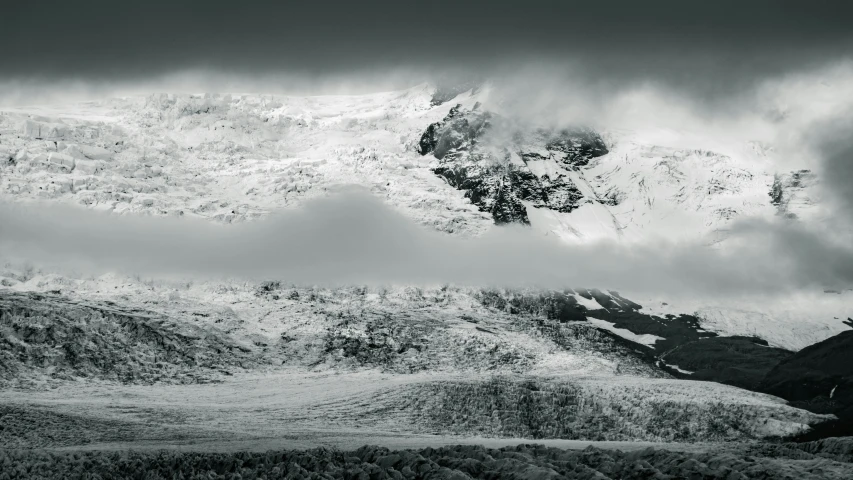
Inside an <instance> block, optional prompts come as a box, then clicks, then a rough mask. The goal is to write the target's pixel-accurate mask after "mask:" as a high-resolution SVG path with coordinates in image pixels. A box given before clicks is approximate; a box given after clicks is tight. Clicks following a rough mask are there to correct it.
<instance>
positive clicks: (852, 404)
mask: <svg viewBox="0 0 853 480" xmlns="http://www.w3.org/2000/svg"><path fill="white" fill-rule="evenodd" d="M758 388H759V390H761V391H763V392H767V393H770V394H772V395H776V396H778V397H782V398H784V399H786V400H789V401H790V402H791V404H792V405H794V406H797V407H799V408H804V409H806V410H811V411H813V412H817V413H832V414H834V415H836V416H837V417H838V420H831V421H829V422H826V423H824V424H821V425H817V426H816V427H815V428H814V429H813V430H812V431H811V432H808V433H806V434H804V435H801V436H799V437H798V439H799V440H817V439H820V438H825V437H836V436H847V435H853V330H848V331H845V332H841V333H839V334H838V335H836V336H834V337H831V338H828V339H826V340H824V341H822V342H818V343H816V344H814V345H810V346H808V347H806V348H804V349H802V350H800V351H799V352H797V353H796V354H794V355H792V356H791V357H789V358H787V359H785V360H783V361H781V362H780V363H779V364H778V365H777V366H776V367H775V368H773V369H772V370H771V371H770V372H769V373H768V374H767V376H766V377H765V378H764V379H763V380H762V382H761V384H760V385H759V386H758Z"/></svg>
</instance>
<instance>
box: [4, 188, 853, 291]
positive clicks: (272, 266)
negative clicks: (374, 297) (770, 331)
mask: <svg viewBox="0 0 853 480" xmlns="http://www.w3.org/2000/svg"><path fill="white" fill-rule="evenodd" d="M0 222H2V225H3V229H2V230H0V247H2V249H3V251H4V252H5V254H6V255H16V256H18V257H20V258H27V259H30V260H32V261H35V262H37V263H39V264H53V265H62V266H71V267H74V268H85V269H89V270H91V271H92V272H106V271H114V270H119V271H125V272H127V273H142V274H146V275H152V276H155V275H182V276H192V275H204V276H215V277H244V278H250V279H256V280H260V279H282V280H286V281H289V282H294V283H303V284H392V283H426V284H436V283H455V284H468V285H497V286H540V287H551V288H564V287H577V286H586V287H602V288H611V289H624V290H630V291H633V292H650V293H661V292H666V293H667V294H670V295H675V294H691V295H699V296H701V295H715V296H719V295H741V294H746V293H778V292H784V291H789V290H794V289H801V288H848V287H850V286H851V284H853V249H851V247H850V245H848V244H844V243H838V242H835V241H833V240H831V239H830V238H828V237H824V236H822V235H820V234H819V233H817V232H814V231H809V230H806V229H804V228H801V227H797V226H796V225H792V224H777V223H766V222H763V223H756V222H751V223H743V224H737V225H735V227H734V228H733V230H732V232H731V235H732V238H731V240H730V243H729V245H730V248H726V249H723V250H719V249H711V248H708V247H706V246H704V245H699V244H683V243H682V244H661V243H653V244H652V243H650V244H642V245H631V246H625V245H619V244H616V243H598V244H594V245H575V246H569V245H565V244H561V243H559V242H558V241H556V240H553V239H551V238H550V237H544V236H541V235H537V234H534V233H533V232H532V231H530V230H529V229H522V228H520V227H515V228H508V227H502V228H498V227H496V228H494V229H493V230H492V231H491V232H489V233H487V234H486V235H484V236H482V237H479V238H474V239H462V238H458V237H451V236H447V235H443V234H439V233H437V232H434V231H430V230H426V229H424V228H422V227H420V226H418V225H415V224H414V223H412V222H411V221H409V220H408V219H406V218H405V217H403V216H401V215H400V214H398V213H396V212H395V211H394V210H392V209H390V208H389V207H387V206H385V205H384V204H383V203H382V202H380V201H379V200H378V199H375V198H373V197H372V196H370V195H369V194H367V193H363V192H361V191H349V192H346V193H343V194H339V195H336V196H332V197H329V198H325V199H320V200H314V201H311V202H309V203H307V204H306V205H305V206H304V207H303V208H300V209H294V210H289V211H285V212H281V213H279V214H276V215H273V216H271V217H269V218H268V219H266V220H263V221H257V222H254V223H249V224H243V225H232V226H224V225H212V224H209V223H206V222H203V221H200V220H199V221H194V220H191V219H180V220H179V219H170V218H155V217H145V218H139V217H115V216H110V215H107V214H104V213H97V212H93V211H89V210H83V209H75V208H71V207H59V206H40V207H34V206H28V207H25V206H21V205H4V206H2V208H0Z"/></svg>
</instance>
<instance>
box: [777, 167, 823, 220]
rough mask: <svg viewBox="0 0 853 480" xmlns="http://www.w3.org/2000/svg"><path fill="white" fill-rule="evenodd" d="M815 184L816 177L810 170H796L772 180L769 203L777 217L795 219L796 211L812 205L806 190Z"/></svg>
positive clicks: (812, 201)
mask: <svg viewBox="0 0 853 480" xmlns="http://www.w3.org/2000/svg"><path fill="white" fill-rule="evenodd" d="M816 182H817V175H815V174H814V173H812V172H811V171H810V170H798V171H794V172H790V173H786V174H782V175H778V174H777V175H776V176H775V177H774V178H773V186H772V187H771V188H770V192H769V195H770V203H771V204H773V205H774V206H775V207H776V210H777V212H778V214H779V215H784V216H786V217H789V218H796V217H797V213H796V211H797V210H799V209H801V208H803V207H808V206H810V205H812V204H813V203H814V200H813V199H811V198H809V196H808V194H807V191H806V189H807V188H808V187H811V186H812V185H814V184H815V183H816Z"/></svg>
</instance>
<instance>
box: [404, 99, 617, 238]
mask: <svg viewBox="0 0 853 480" xmlns="http://www.w3.org/2000/svg"><path fill="white" fill-rule="evenodd" d="M417 149H418V152H419V153H420V154H421V155H428V154H432V155H433V156H435V158H436V159H438V160H439V165H438V166H437V167H435V168H434V169H433V171H434V172H435V173H436V174H437V175H439V176H441V177H442V178H444V179H445V180H446V181H447V183H449V184H450V185H452V186H453V187H455V188H457V189H460V190H464V191H465V196H466V197H467V198H469V199H470V200H471V203H473V204H474V205H477V206H478V207H479V209H480V210H481V211H484V212H489V213H490V214H491V215H492V218H494V220H495V222H496V223H499V224H500V223H525V224H526V223H529V219H528V216H527V208H528V207H527V205H525V203H528V204H529V205H530V206H532V207H534V208H548V209H551V210H555V211H558V212H563V213H568V212H571V211H572V210H574V209H575V208H578V207H579V206H580V205H581V204H582V203H583V202H584V201H598V199H594V198H593V199H584V196H583V194H582V193H581V192H580V190H579V189H578V188H577V186H576V185H575V184H574V182H573V181H572V180H571V178H570V177H569V175H568V173H569V171H570V170H573V169H576V168H578V167H582V166H584V165H586V164H588V163H589V160H590V159H591V158H594V157H597V156H601V155H604V154H606V153H607V147H606V146H605V144H604V141H603V140H602V139H601V137H600V136H599V135H598V134H596V133H595V132H593V131H591V130H587V129H577V130H567V129H563V130H557V131H552V130H545V129H528V128H524V127H520V126H518V125H515V124H513V123H512V122H510V121H508V120H507V119H505V118H502V117H499V116H497V115H494V114H491V113H490V112H484V111H482V110H480V109H479V104H478V105H475V106H474V108H473V109H471V110H464V109H462V106H461V105H456V106H455V107H453V108H451V109H450V112H449V113H448V114H447V116H446V117H444V119H443V120H441V121H440V122H436V123H433V124H432V125H430V126H429V127H427V129H426V131H424V133H423V134H422V135H421V139H420V141H419V142H418V147H417ZM530 162H546V163H548V162H551V164H552V165H554V166H555V167H557V168H555V169H552V170H551V172H552V173H545V174H536V173H534V171H533V170H531V168H530Z"/></svg>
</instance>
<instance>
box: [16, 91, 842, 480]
mask: <svg viewBox="0 0 853 480" xmlns="http://www.w3.org/2000/svg"><path fill="white" fill-rule="evenodd" d="M488 93H489V92H488V89H487V88H481V87H474V88H460V89H450V90H436V89H434V88H432V87H430V86H428V85H423V86H419V87H415V88H412V89H409V90H406V91H401V92H389V93H383V94H375V95H364V96H353V97H344V96H340V97H308V98H293V97H272V96H262V95H243V96H231V95H205V96H191V95H151V96H148V97H144V98H124V99H115V100H111V101H105V102H94V103H91V104H85V105H76V106H62V107H38V108H36V107H33V108H28V109H25V108H19V109H10V110H9V111H5V112H2V114H0V154H2V156H0V198H2V200H3V201H4V202H9V203H14V204H26V205H39V204H43V203H47V204H63V205H75V206H76V207H77V208H86V209H94V210H101V211H105V212H109V213H110V214H111V215H124V216H161V217H172V218H173V219H176V221H180V220H179V219H180V218H186V217H197V218H200V219H204V220H206V221H208V222H210V223H213V224H216V225H220V226H222V228H232V225H234V224H241V223H249V222H253V221H257V220H260V219H263V218H265V217H267V216H268V215H270V214H271V213H273V212H275V211H276V210H278V209H285V208H291V207H298V206H299V205H301V204H303V203H304V202H306V201H308V200H310V199H311V198H315V197H321V196H323V195H326V194H327V192H328V191H330V190H332V189H334V188H336V187H339V186H341V185H349V184H358V185H362V186H365V187H367V188H368V189H369V190H370V191H371V192H372V194H373V195H375V196H376V197H378V198H381V199H382V200H383V201H384V202H385V203H387V204H388V205H390V206H392V207H394V208H395V209H396V210H397V211H399V212H401V213H402V214H403V215H405V216H406V217H407V218H409V219H411V220H413V221H415V222H416V223H418V224H419V225H420V226H423V227H427V228H430V229H434V230H437V231H440V232H444V233H445V234H447V235H454V236H460V237H476V236H478V235H481V234H483V233H484V232H486V231H488V230H489V229H491V228H493V225H495V224H507V223H510V224H521V225H525V226H529V228H531V229H533V230H536V231H539V232H542V233H543V234H548V235H554V236H556V237H558V238H560V239H562V240H563V241H565V242H567V243H572V242H590V241H596V240H600V239H607V240H612V241H618V242H626V243H630V242H634V241H638V240H639V239H642V238H644V237H645V236H647V235H651V234H655V235H670V236H673V237H679V238H681V237H685V238H691V239H694V240H695V239H700V240H702V241H708V242H709V243H713V244H715V245H723V246H724V245H725V240H726V228H727V226H728V225H730V224H731V222H732V221H734V220H735V219H737V218H739V217H742V216H758V217H762V216H763V217H777V216H781V217H784V218H787V219H788V221H797V219H799V218H806V217H808V216H809V215H814V214H815V212H816V211H818V210H819V205H818V202H817V200H816V197H815V195H814V187H815V185H816V183H817V178H816V177H815V176H814V175H813V174H812V173H811V172H809V171H808V169H806V168H801V169H797V170H794V171H782V172H779V171H775V170H773V169H772V168H771V165H772V162H770V161H769V160H768V158H769V157H772V155H773V154H774V153H773V149H772V147H770V146H766V145H761V144H754V143H750V144H744V145H740V144H738V145H716V146H717V147H719V148H716V149H709V148H707V145H705V144H703V145H701V146H698V145H697V146H685V142H686V140H685V139H684V138H679V139H677V141H675V140H672V139H671V138H670V137H667V136H653V137H649V136H648V132H645V133H642V132H605V131H600V132H599V131H596V130H593V129H590V128H588V127H583V126H578V127H572V128H551V127H548V126H541V125H531V124H529V123H528V122H518V121H516V120H514V119H513V117H512V116H511V115H509V114H508V113H507V112H503V111H501V110H500V109H499V108H495V105H496V104H495V103H494V102H491V103H490V102H488ZM667 138H669V140H667ZM721 248H724V247H721ZM496 260H497V261H499V260H500V259H496ZM851 295H853V292H849V291H844V292H834V291H833V292H822V293H820V292H818V293H809V294H808V295H807V294H805V293H804V294H802V295H800V294H796V295H791V296H790V298H787V299H774V300H773V301H767V302H759V303H752V304H743V303H739V304H735V303H731V304H729V303H707V302H706V303H695V304H694V303H684V302H680V301H679V300H674V301H673V300H669V299H667V298H665V296H661V297H660V298H653V299H649V298H638V297H634V296H633V295H631V294H629V293H624V294H622V293H619V292H616V291H611V290H606V289H604V288H566V289H562V290H541V289H539V290H537V289H530V288H528V289H521V288H518V289H512V288H492V287H488V288H487V287H479V286H477V287H475V286H458V285H450V284H447V285H432V286H430V285H417V286H416V285H408V286H406V285H389V286H378V285H370V286H361V285H351V286H334V287H333V286H322V285H304V284H299V283H291V281H289V280H287V279H281V278H270V279H266V280H263V279H262V280H258V279H204V280H202V279H199V278H198V277H192V276H187V277H186V278H154V277H151V278H149V277H146V276H143V275H140V274H133V273H128V272H118V273H107V274H102V273H101V272H98V273H89V272H75V271H69V270H67V269H65V270H63V269H58V268H53V267H50V266H44V265H39V264H33V263H31V262H26V261H21V260H19V259H5V258H4V259H3V263H2V268H0V449H2V451H0V479H2V478H7V477H8V478H69V477H81V476H82V477H85V475H84V474H88V475H90V477H89V478H116V477H125V476H128V475H130V472H140V471H145V472H148V473H147V474H148V475H149V476H148V477H144V476H139V478H175V477H178V478H180V477H181V476H182V477H183V478H202V477H203V478H278V477H281V476H284V475H288V476H289V478H301V477H306V478H308V477H310V476H311V475H314V476H315V477H317V476H320V477H322V478H341V477H344V478H386V477H388V478H467V477H471V478H513V477H516V478H851V477H853V467H851V463H850V462H851V458H853V451H851V444H850V441H849V439H848V438H844V437H843V435H849V434H850V433H851V431H850V423H849V422H850V419H851V415H853V411H851V401H853V396H851V391H853V390H852V389H853V381H851V379H853V371H851V368H853V367H851V366H853V361H851V360H853V359H851V358H850V351H851V349H850V343H851V342H850V338H851V337H850V332H851V330H850V328H851V327H853V321H851V320H849V318H850V317H851V316H853V311H851V310H850V305H853V302H851ZM845 319H847V320H845ZM534 441H535V442H537V443H538V442H541V443H543V444H547V445H548V446H547V447H546V446H535V445H528V444H529V443H531V442H534ZM365 444H373V445H379V446H376V447H363V448H360V447H362V446H363V445H365ZM459 444H461V445H463V446H453V445H459ZM483 445H484V446H483ZM589 445H593V446H592V447H589V448H587V447H588V446H589ZM647 447H651V448H647ZM162 448H166V449H169V451H166V452H160V451H159V449H162ZM309 448H312V449H313V450H306V449H309ZM124 450H131V452H125V451H124ZM262 452H263V453H262Z"/></svg>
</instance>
